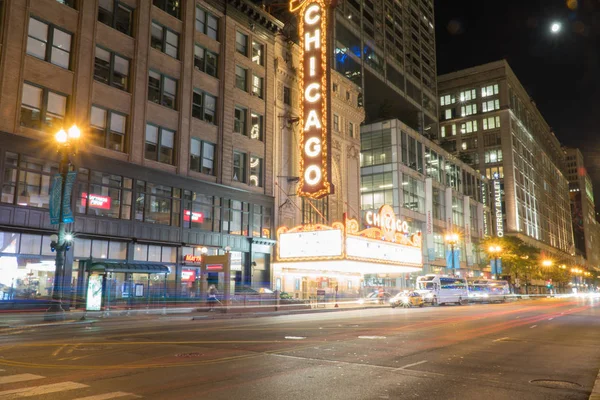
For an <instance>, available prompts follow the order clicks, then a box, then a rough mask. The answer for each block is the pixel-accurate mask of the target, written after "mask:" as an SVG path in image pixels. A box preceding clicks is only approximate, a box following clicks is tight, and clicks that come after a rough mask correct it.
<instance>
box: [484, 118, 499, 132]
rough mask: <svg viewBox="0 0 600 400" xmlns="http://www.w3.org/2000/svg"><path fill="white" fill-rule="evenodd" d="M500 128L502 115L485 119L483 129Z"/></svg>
mask: <svg viewBox="0 0 600 400" xmlns="http://www.w3.org/2000/svg"><path fill="white" fill-rule="evenodd" d="M496 128H500V116H496V117H489V118H484V119H483V129H484V130H488V129H496Z"/></svg>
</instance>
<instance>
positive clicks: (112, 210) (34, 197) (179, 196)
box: [0, 0, 283, 301]
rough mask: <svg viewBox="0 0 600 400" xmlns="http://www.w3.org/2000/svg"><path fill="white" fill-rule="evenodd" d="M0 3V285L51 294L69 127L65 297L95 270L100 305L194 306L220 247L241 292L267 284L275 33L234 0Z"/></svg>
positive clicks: (215, 277) (14, 292)
mask: <svg viewBox="0 0 600 400" xmlns="http://www.w3.org/2000/svg"><path fill="white" fill-rule="evenodd" d="M0 5H1V6H2V9H1V11H2V12H1V14H0V17H1V18H0V22H1V24H0V26H1V36H0V40H1V43H2V46H1V54H0V57H1V61H0V62H1V63H0V113H1V114H2V116H3V118H2V119H1V120H0V130H1V132H0V160H1V161H0V169H1V174H0V185H1V187H2V196H1V200H0V225H1V228H0V287H8V288H11V298H19V297H27V296H29V297H39V296H48V295H49V294H50V293H51V291H52V280H53V278H54V276H53V274H54V267H53V264H54V262H53V259H54V254H55V253H53V252H52V251H51V248H50V239H49V235H50V234H52V233H54V232H55V231H56V226H53V225H51V224H50V218H49V210H48V208H49V200H50V196H49V192H50V186H51V181H52V178H53V175H55V174H56V172H57V166H58V161H59V157H58V154H57V151H56V149H57V146H56V143H54V142H53V136H54V133H55V132H57V131H58V130H59V129H61V128H62V127H65V128H68V127H69V126H71V124H73V123H76V124H77V125H79V126H80V127H81V129H82V139H81V140H82V141H83V143H82V144H81V146H80V148H79V152H78V154H77V155H75V156H73V157H72V164H73V168H74V169H75V170H76V171H77V181H76V183H75V185H74V188H73V197H72V204H71V207H72V209H73V212H74V219H75V222H74V224H72V225H69V226H68V229H69V230H70V231H71V232H72V233H73V234H74V235H75V241H74V244H73V246H72V247H71V249H70V250H69V252H68V253H67V260H68V262H67V271H66V276H65V280H64V282H65V285H66V286H67V287H70V286H71V283H72V285H73V287H76V286H77V288H78V290H83V287H82V285H83V284H84V283H85V276H87V275H88V274H89V273H91V272H92V269H91V267H90V266H92V264H95V263H100V264H98V265H96V266H94V267H93V268H94V269H93V271H96V273H98V272H99V273H101V274H103V275H105V276H106V279H107V280H108V281H107V282H108V283H107V284H109V287H110V288H111V289H110V290H111V291H110V292H109V293H110V298H111V301H123V299H125V298H127V299H133V300H134V301H136V298H135V297H134V296H133V295H132V287H134V286H135V287H137V285H142V287H141V290H140V291H139V292H138V291H137V289H136V293H141V297H142V298H143V300H144V301H146V298H147V297H148V296H153V298H154V297H157V296H166V297H167V298H168V299H175V298H184V299H190V298H196V297H198V295H199V294H200V289H199V282H200V280H201V277H200V266H199V265H198V263H197V260H198V259H199V257H198V256H201V255H203V254H204V253H206V254H209V255H216V254H224V253H225V252H229V253H230V255H231V259H232V262H231V264H232V281H235V286H236V287H240V286H242V285H252V286H255V287H256V286H270V281H271V274H272V272H271V267H270V257H271V255H270V253H271V245H272V244H273V241H272V234H273V215H274V190H275V189H274V178H273V159H274V154H273V149H274V140H275V133H274V130H275V123H274V121H275V119H276V116H275V107H274V106H273V104H274V100H275V96H276V94H275V80H276V79H275V68H274V48H275V37H276V35H277V33H278V32H279V31H280V30H281V28H282V27H283V24H282V23H281V22H280V21H278V20H277V19H275V18H274V17H272V16H271V15H269V14H268V13H267V12H265V11H264V10H262V9H260V8H259V7H256V6H254V5H253V4H252V3H251V2H250V1H245V0H236V1H233V0H228V1H221V0H214V1H212V0H206V1H204V0H187V1H166V0H153V1H148V0H118V1H117V0H105V1H99V2H98V1H87V0H70V1H56V0H36V1H26V0H14V1H1V2H0ZM204 248H205V249H204ZM188 256H191V257H188ZM157 272H158V273H159V274H158V275H157V274H156V273H157ZM151 275H152V276H153V277H154V276H156V277H157V280H154V279H150V276H151ZM202 275H203V276H202V279H205V278H207V277H206V276H205V274H202ZM158 277H160V279H158ZM163 278H164V279H163ZM223 279H224V277H223V274H219V273H218V272H214V273H210V274H208V280H209V281H211V282H212V283H215V284H217V285H222V284H223ZM163 282H164V283H163ZM132 285H133V286H132ZM221 287H222V288H223V287H224V286H221ZM232 287H233V286H232ZM165 290H166V292H165ZM136 296H137V294H136ZM128 301H129V300H128Z"/></svg>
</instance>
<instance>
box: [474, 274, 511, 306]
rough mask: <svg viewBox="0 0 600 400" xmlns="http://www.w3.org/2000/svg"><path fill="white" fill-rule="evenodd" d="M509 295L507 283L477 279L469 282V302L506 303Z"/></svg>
mask: <svg viewBox="0 0 600 400" xmlns="http://www.w3.org/2000/svg"><path fill="white" fill-rule="evenodd" d="M508 295H510V286H509V285H508V282H507V281H502V280H495V279H478V280H474V281H470V282H469V301H471V302H479V303H484V302H489V303H491V302H494V301H497V302H501V303H504V302H505V301H506V297H507V296H508Z"/></svg>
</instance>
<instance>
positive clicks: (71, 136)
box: [45, 125, 81, 321]
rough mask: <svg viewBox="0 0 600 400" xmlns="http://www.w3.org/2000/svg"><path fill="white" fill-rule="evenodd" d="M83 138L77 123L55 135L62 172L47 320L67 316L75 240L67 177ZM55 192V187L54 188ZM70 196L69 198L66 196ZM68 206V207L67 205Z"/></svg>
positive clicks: (53, 241)
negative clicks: (68, 223)
mask: <svg viewBox="0 0 600 400" xmlns="http://www.w3.org/2000/svg"><path fill="white" fill-rule="evenodd" d="M80 138H81V131H80V130H79V128H78V127H77V125H73V126H72V127H71V128H69V130H68V131H65V130H64V129H61V130H60V131H58V132H57V133H56V134H55V135H54V140H55V142H56V144H57V146H58V149H57V150H58V152H59V153H60V156H61V157H60V164H59V167H58V173H59V174H60V177H61V179H60V181H57V180H55V181H54V182H55V184H56V183H60V185H61V186H60V198H57V199H54V201H56V200H59V205H58V234H55V235H52V236H50V241H51V243H50V246H51V248H52V251H55V252H56V263H55V268H54V284H53V287H52V302H51V304H50V307H49V308H48V309H47V310H46V312H47V313H46V317H45V319H46V320H51V321H55V320H62V319H64V318H65V315H64V311H65V310H64V309H63V307H62V299H63V291H64V266H65V256H66V253H67V250H68V249H69V247H70V246H71V244H72V242H73V235H72V234H70V233H66V232H65V217H66V215H65V213H66V211H67V208H68V206H69V204H70V195H71V192H70V191H69V193H66V188H67V178H68V174H69V170H70V167H71V161H70V159H69V156H70V155H71V154H74V153H75V152H76V151H77V144H78V143H79V139H80ZM52 192H53V193H54V192H55V189H54V190H52ZM67 196H69V199H68V200H67V199H66V197H67ZM65 206H66V207H65Z"/></svg>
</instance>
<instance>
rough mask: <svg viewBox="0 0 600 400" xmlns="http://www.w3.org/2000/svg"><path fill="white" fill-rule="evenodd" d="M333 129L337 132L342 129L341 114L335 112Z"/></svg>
mask: <svg viewBox="0 0 600 400" xmlns="http://www.w3.org/2000/svg"><path fill="white" fill-rule="evenodd" d="M333 130H334V131H336V132H339V131H340V116H339V115H337V114H333Z"/></svg>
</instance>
